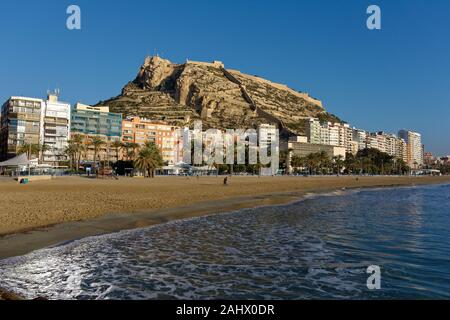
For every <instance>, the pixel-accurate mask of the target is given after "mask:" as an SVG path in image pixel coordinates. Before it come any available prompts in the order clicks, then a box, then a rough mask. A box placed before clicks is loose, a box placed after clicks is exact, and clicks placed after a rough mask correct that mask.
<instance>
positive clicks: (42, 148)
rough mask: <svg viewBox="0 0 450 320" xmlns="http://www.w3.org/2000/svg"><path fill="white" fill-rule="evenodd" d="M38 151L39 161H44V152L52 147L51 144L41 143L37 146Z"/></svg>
mask: <svg viewBox="0 0 450 320" xmlns="http://www.w3.org/2000/svg"><path fill="white" fill-rule="evenodd" d="M39 147H40V148H39V152H40V153H41V163H44V154H45V153H46V152H47V151H50V150H51V149H52V147H51V146H49V145H48V144H42V145H40V146H39Z"/></svg>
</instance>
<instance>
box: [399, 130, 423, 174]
mask: <svg viewBox="0 0 450 320" xmlns="http://www.w3.org/2000/svg"><path fill="white" fill-rule="evenodd" d="M398 136H399V137H400V138H402V139H403V140H405V142H406V148H407V163H408V165H409V166H410V167H411V168H413V169H418V168H419V167H420V166H421V165H423V145H422V136H421V134H420V133H417V132H413V131H408V130H400V131H399V132H398Z"/></svg>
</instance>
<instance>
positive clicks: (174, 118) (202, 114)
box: [98, 57, 327, 134]
mask: <svg viewBox="0 0 450 320" xmlns="http://www.w3.org/2000/svg"><path fill="white" fill-rule="evenodd" d="M98 105H107V106H109V107H110V109H111V111H112V112H120V113H123V114H124V116H127V115H135V116H141V117H146V118H150V119H158V120H166V121H167V122H169V123H172V124H174V125H180V126H184V125H190V124H192V122H193V121H194V120H196V119H202V121H203V125H204V128H218V129H228V128H251V127H256V126H257V125H258V124H261V123H272V124H276V125H278V126H279V127H280V129H282V130H283V131H284V132H285V133H289V134H304V126H303V125H302V119H304V118H305V117H316V116H319V115H322V116H323V115H327V114H326V112H325V109H324V108H323V106H322V103H321V102H320V101H318V100H315V99H313V98H311V97H309V96H308V95H307V94H305V93H300V92H297V91H294V90H292V89H290V88H288V87H286V86H284V85H280V84H275V83H272V82H270V81H267V80H264V79H261V78H258V77H255V76H250V75H246V74H243V73H240V72H239V71H233V70H226V69H225V68H224V66H223V64H222V63H221V62H217V61H216V62H213V63H204V62H191V61H188V62H186V63H185V64H174V63H171V62H170V61H168V60H165V59H162V58H160V57H148V58H147V59H146V60H145V62H144V64H143V65H142V67H141V69H140V70H139V73H138V75H137V77H136V79H135V80H134V81H132V82H130V83H128V84H127V85H126V86H125V87H124V88H123V90H122V94H121V95H119V96H117V97H115V98H112V99H110V100H107V101H102V102H100V103H99V104H98Z"/></svg>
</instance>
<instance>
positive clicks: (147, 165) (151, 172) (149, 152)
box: [134, 142, 164, 178]
mask: <svg viewBox="0 0 450 320" xmlns="http://www.w3.org/2000/svg"><path fill="white" fill-rule="evenodd" d="M134 165H135V167H136V168H138V169H141V170H144V171H146V172H147V174H148V177H149V178H154V177H155V171H156V169H158V168H160V167H162V166H163V165H164V162H163V158H162V155H161V151H160V150H159V149H158V147H157V146H156V144H155V143H153V142H146V143H145V146H144V147H143V148H142V149H141V150H140V151H139V153H138V155H137V157H136V159H135V160H134Z"/></svg>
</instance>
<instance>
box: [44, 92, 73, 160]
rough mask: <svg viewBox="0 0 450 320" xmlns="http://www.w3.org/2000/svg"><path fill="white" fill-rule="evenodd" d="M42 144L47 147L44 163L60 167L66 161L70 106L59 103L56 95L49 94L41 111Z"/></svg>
mask: <svg viewBox="0 0 450 320" xmlns="http://www.w3.org/2000/svg"><path fill="white" fill-rule="evenodd" d="M40 135H41V139H40V140H41V144H42V145H46V146H47V148H48V149H47V150H46V151H45V152H44V154H43V157H42V158H43V162H44V163H47V164H51V165H59V164H60V162H61V161H66V160H67V156H66V155H65V153H64V149H65V148H66V147H67V145H68V141H69V137H70V104H69V103H65V102H61V101H58V95H57V94H56V93H51V94H50V93H49V94H48V97H47V100H46V101H44V103H43V107H42V110H41V134H40Z"/></svg>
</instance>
